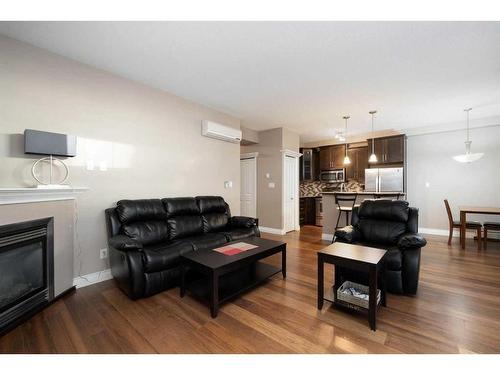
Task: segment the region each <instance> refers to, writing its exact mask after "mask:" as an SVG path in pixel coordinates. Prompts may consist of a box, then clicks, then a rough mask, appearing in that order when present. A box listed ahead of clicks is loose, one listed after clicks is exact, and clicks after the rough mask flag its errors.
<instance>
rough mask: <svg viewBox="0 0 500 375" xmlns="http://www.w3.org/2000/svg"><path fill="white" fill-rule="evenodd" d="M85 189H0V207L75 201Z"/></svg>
mask: <svg viewBox="0 0 500 375" xmlns="http://www.w3.org/2000/svg"><path fill="white" fill-rule="evenodd" d="M87 190H89V189H88V188H86V187H67V188H52V189H51V188H0V205H1V204H16V203H31V202H46V201H59V200H68V199H75V198H76V194H77V193H82V192H85V191H87Z"/></svg>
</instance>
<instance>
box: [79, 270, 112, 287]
mask: <svg viewBox="0 0 500 375" xmlns="http://www.w3.org/2000/svg"><path fill="white" fill-rule="evenodd" d="M112 278H113V276H112V275H111V269H109V268H108V269H105V270H103V271H99V272H94V273H89V274H88V275H83V276H77V277H75V278H74V279H73V285H74V286H76V287H77V289H78V288H84V287H86V286H89V285H92V284H97V283H100V282H102V281H106V280H111V279H112Z"/></svg>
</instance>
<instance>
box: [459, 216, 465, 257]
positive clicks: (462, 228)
mask: <svg viewBox="0 0 500 375" xmlns="http://www.w3.org/2000/svg"><path fill="white" fill-rule="evenodd" d="M465 223H466V213H465V211H460V245H461V246H462V249H465Z"/></svg>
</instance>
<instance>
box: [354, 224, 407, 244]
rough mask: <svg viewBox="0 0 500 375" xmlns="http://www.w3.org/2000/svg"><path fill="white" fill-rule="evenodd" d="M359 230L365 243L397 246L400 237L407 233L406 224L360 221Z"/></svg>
mask: <svg viewBox="0 0 500 375" xmlns="http://www.w3.org/2000/svg"><path fill="white" fill-rule="evenodd" d="M358 228H359V231H360V232H361V236H362V238H363V241H366V242H368V241H369V242H370V243H377V244H384V245H396V244H397V242H398V239H399V236H401V235H402V234H403V233H405V232H406V223H399V222H395V221H387V220H375V219H360V220H359V223H358Z"/></svg>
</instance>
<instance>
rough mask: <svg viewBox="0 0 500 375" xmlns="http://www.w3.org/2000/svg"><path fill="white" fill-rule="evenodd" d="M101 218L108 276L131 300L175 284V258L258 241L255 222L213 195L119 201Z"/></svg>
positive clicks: (176, 267)
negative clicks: (249, 239)
mask: <svg viewBox="0 0 500 375" xmlns="http://www.w3.org/2000/svg"><path fill="white" fill-rule="evenodd" d="M105 215H106V225H107V230H108V246H109V261H110V265H111V273H112V275H113V277H114V278H115V280H116V281H117V283H118V286H119V287H120V289H122V290H123V291H124V292H125V293H126V294H127V295H128V296H129V297H130V298H131V299H137V298H142V297H147V296H151V295H153V294H155V293H158V292H161V291H163V290H165V289H168V288H170V287H173V286H176V285H179V281H180V267H179V266H180V261H181V259H180V256H181V254H184V253H187V252H190V251H197V250H200V249H207V248H213V247H217V246H221V245H224V244H225V243H227V242H229V241H235V240H240V239H244V238H247V237H252V236H257V237H260V232H259V227H258V220H257V219H255V218H249V217H243V216H233V217H231V212H230V210H229V206H228V204H227V203H226V202H225V201H224V199H223V198H222V197H215V196H210V197H195V198H165V199H161V200H160V199H139V200H121V201H118V203H117V205H116V207H115V208H108V209H106V210H105Z"/></svg>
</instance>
